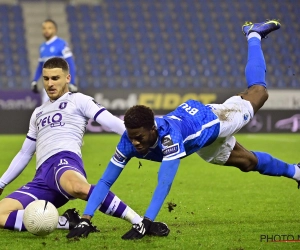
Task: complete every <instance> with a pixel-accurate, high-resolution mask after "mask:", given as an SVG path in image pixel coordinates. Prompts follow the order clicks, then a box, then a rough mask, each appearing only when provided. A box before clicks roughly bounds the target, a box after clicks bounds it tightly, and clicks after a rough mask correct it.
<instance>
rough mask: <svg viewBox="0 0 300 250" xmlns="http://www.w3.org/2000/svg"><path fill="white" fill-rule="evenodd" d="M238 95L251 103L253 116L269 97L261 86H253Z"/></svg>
mask: <svg viewBox="0 0 300 250" xmlns="http://www.w3.org/2000/svg"><path fill="white" fill-rule="evenodd" d="M239 95H240V96H242V97H243V99H244V100H247V101H249V102H250V103H251V105H252V107H253V111H254V114H255V113H256V112H257V111H258V110H259V109H260V108H261V107H262V106H263V105H264V103H265V102H266V101H267V100H268V97H269V95H268V91H267V89H266V88H265V87H263V86H261V85H253V86H252V87H250V88H249V89H247V90H245V91H244V92H242V93H240V94H239Z"/></svg>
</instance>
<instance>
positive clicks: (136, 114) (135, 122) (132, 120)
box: [124, 105, 154, 129]
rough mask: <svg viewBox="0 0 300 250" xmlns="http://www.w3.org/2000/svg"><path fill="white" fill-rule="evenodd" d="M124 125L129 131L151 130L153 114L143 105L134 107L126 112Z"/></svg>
mask: <svg viewBox="0 0 300 250" xmlns="http://www.w3.org/2000/svg"><path fill="white" fill-rule="evenodd" d="M124 124H125V127H126V128H129V129H135V128H141V127H144V128H146V129H151V128H152V127H153V126H154V113H153V111H152V109H150V108H148V107H146V106H144V105H135V106H133V107H131V108H130V109H128V110H127V111H126V113H125V116H124Z"/></svg>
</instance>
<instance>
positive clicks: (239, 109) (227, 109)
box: [209, 96, 253, 138]
mask: <svg viewBox="0 0 300 250" xmlns="http://www.w3.org/2000/svg"><path fill="white" fill-rule="evenodd" d="M209 106H210V107H211V110H212V112H214V113H215V114H216V115H217V116H218V118H219V120H220V132H219V136H218V137H219V138H227V137H229V136H232V135H233V134H235V133H237V132H238V131H239V130H240V129H241V128H242V127H244V126H245V125H246V124H247V123H248V122H249V121H250V119H251V118H252V117H253V108H252V105H251V103H250V102H249V101H247V100H244V99H242V98H241V97H240V96H233V97H231V98H229V99H227V100H226V101H225V102H224V103H223V104H209Z"/></svg>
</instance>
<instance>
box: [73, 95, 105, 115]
mask: <svg viewBox="0 0 300 250" xmlns="http://www.w3.org/2000/svg"><path fill="white" fill-rule="evenodd" d="M73 95H76V106H77V108H78V109H79V110H80V112H81V113H82V115H83V116H84V117H87V118H89V119H94V120H95V118H96V117H97V116H98V115H99V114H100V113H101V112H103V111H104V110H106V109H105V108H104V107H103V106H102V105H101V104H99V103H97V102H96V101H95V100H94V99H93V98H92V97H90V96H87V95H83V94H81V93H76V94H73Z"/></svg>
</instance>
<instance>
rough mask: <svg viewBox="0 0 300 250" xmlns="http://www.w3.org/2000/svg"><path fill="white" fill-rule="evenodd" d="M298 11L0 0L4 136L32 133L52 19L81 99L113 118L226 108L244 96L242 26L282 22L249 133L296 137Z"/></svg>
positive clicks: (292, 0)
mask: <svg viewBox="0 0 300 250" xmlns="http://www.w3.org/2000/svg"><path fill="white" fill-rule="evenodd" d="M299 13H300V1H298V0H260V1H258V0H249V1H240V0H211V1H208V0H151V1H146V0H126V1H125V0H98V1H96V0H73V1H63V0H60V1H58V0H51V1H38V0H30V1H29V0H19V1H13V0H0V115H1V117H5V119H0V120H2V122H1V121H0V133H26V131H27V128H28V122H27V121H28V120H29V117H30V114H31V112H32V110H33V109H34V107H35V106H36V105H38V102H39V96H38V95H34V94H33V93H31V91H30V82H31V80H32V76H33V73H34V70H35V68H36V65H37V58H38V56H39V55H38V53H39V51H38V48H39V45H40V43H41V42H43V37H42V35H41V23H42V22H43V21H44V20H45V19H46V18H52V19H53V20H55V21H56V22H57V24H58V35H59V36H60V37H62V38H63V39H65V40H67V41H68V42H69V44H70V47H71V48H72V51H73V54H74V58H75V63H76V74H77V85H78V86H79V88H80V91H81V92H83V93H85V94H88V95H91V96H93V97H95V99H96V100H97V101H98V102H100V103H102V104H103V105H104V106H106V107H107V108H108V109H110V110H111V111H112V112H113V113H115V114H116V115H121V114H123V113H124V110H126V109H127V108H128V107H130V106H132V105H134V104H146V105H148V106H151V107H152V108H154V109H155V110H156V113H158V114H163V113H166V112H167V111H169V110H171V109H173V108H174V107H176V106H177V105H178V104H180V103H181V102H183V101H184V100H185V99H187V98H194V99H198V100H200V101H202V102H204V103H210V102H223V101H224V100H225V99H226V98H228V97H230V96H231V95H233V94H235V93H237V92H239V91H241V90H243V89H245V88H246V81H245V79H244V67H245V64H246V61H247V44H246V39H245V37H244V36H243V34H242V31H241V26H242V24H243V23H244V21H253V22H261V21H263V20H265V19H268V18H269V19H270V18H276V19H280V21H281V22H282V28H281V29H280V30H279V31H276V34H271V35H270V37H269V38H268V39H266V40H264V41H263V50H264V53H265V58H266V62H267V68H268V74H267V83H268V86H269V89H270V99H269V101H268V103H267V104H266V107H265V109H264V110H262V111H260V113H259V114H260V115H258V116H257V117H256V118H255V119H254V120H253V122H252V123H250V124H249V126H248V128H245V129H244V130H243V131H244V132H297V131H299V130H300V111H299V110H300V91H299V90H300V67H299V65H300V32H299V30H300V25H299V24H300V15H299ZM20 121H22V122H20ZM251 124H252V125H251ZM88 131H90V132H101V131H102V129H101V128H100V127H97V126H96V125H94V124H92V123H89V125H88Z"/></svg>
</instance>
